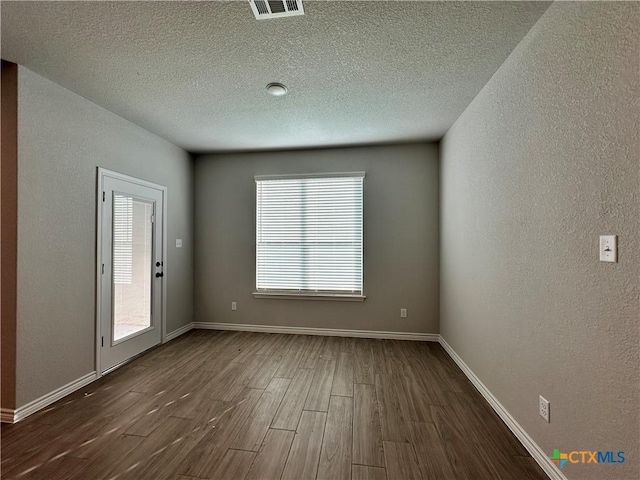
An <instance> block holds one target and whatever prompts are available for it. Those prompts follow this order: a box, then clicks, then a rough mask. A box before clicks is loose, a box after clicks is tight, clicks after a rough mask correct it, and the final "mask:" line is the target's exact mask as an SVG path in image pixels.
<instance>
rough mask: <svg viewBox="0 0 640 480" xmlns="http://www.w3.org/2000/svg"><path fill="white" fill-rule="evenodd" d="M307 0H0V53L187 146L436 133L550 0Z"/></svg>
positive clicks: (360, 140)
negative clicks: (294, 13) (268, 9)
mask: <svg viewBox="0 0 640 480" xmlns="http://www.w3.org/2000/svg"><path fill="white" fill-rule="evenodd" d="M304 6H305V15H304V16H299V17H289V18H279V19H271V20H260V21H258V20H255V18H254V16H253V13H252V12H251V9H250V7H249V4H248V2H246V1H235V2H181V1H174V2H31V1H27V2H3V3H2V58H4V59H7V60H10V61H13V62H16V63H19V64H21V65H24V66H26V67H27V68H29V69H31V70H33V71H35V72H37V73H39V74H41V75H43V76H44V77H46V78H49V79H51V80H53V81H54V82H56V83H59V84H60V85H62V86H64V87H66V88H68V89H70V90H72V91H74V92H76V93H78V94H80V95H82V96H84V97H86V98H88V99H90V100H92V101H94V102H95V103H97V104H99V105H101V106H103V107H105V108H107V109H109V110H111V111H112V112H114V113H117V114H118V115H120V116H122V117H124V118H126V119H128V120H130V121H132V122H134V123H136V124H138V125H140V126H142V127H144V128H146V129H147V130H150V131H152V132H154V133H156V134H158V135H160V136H162V137H164V138H166V139H168V140H170V141H172V142H173V143H175V144H177V145H180V146H181V147H184V148H185V149H187V150H189V151H194V152H201V151H230V150H255V149H280V148H305V147H320V146H338V145H354V144H371V143H383V142H399V141H410V140H434V139H439V138H441V137H442V135H444V133H445V132H446V130H447V129H448V128H449V127H450V126H451V124H452V123H453V122H454V121H455V120H456V118H458V116H459V115H460V114H461V113H462V111H463V110H464V109H465V108H466V106H467V105H468V104H469V103H470V102H471V100H472V99H473V98H474V97H475V95H476V94H477V93H478V92H479V91H480V89H481V88H482V87H483V86H484V85H485V84H486V82H487V81H488V80H489V78H490V77H491V75H492V74H493V73H494V72H495V71H496V70H497V69H498V67H499V66H500V65H501V64H502V62H503V61H504V60H505V59H506V57H507V56H508V55H509V53H510V52H511V51H512V50H513V49H514V48H515V46H516V45H517V44H518V43H519V42H520V40H521V39H522V38H523V37H524V35H525V34H526V33H527V32H528V31H529V29H530V28H531V27H532V26H533V24H534V23H535V22H536V21H537V20H538V18H539V17H540V15H542V13H543V12H544V11H545V10H546V8H547V7H548V6H549V3H547V2H461V3H458V2H442V3H440V2H396V1H388V2H360V1H358V2H325V1H320V2H318V1H307V2H304ZM274 81H277V82H282V83H284V84H285V85H287V87H289V90H290V93H289V95H287V96H286V97H282V98H275V97H271V96H269V95H267V93H266V91H265V86H266V85H267V83H269V82H274Z"/></svg>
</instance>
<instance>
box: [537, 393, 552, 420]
mask: <svg viewBox="0 0 640 480" xmlns="http://www.w3.org/2000/svg"><path fill="white" fill-rule="evenodd" d="M539 410H540V416H541V417H542V418H544V419H545V420H546V421H547V422H550V421H551V420H550V416H549V414H550V413H551V412H550V411H549V401H548V400H547V399H545V398H544V397H543V396H542V395H540V402H539Z"/></svg>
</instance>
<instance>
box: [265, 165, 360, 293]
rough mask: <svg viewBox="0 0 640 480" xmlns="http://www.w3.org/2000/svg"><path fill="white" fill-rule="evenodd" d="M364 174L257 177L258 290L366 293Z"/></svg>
mask: <svg viewBox="0 0 640 480" xmlns="http://www.w3.org/2000/svg"><path fill="white" fill-rule="evenodd" d="M363 180H364V173H345V174H323V175H307V176H279V177H274V176H263V177H256V193H257V195H256V197H257V205H256V207H257V208H256V289H257V292H256V294H255V295H256V296H258V297H259V296H283V295H284V296H287V295H295V296H309V297H330V298H336V299H339V298H343V299H345V300H362V299H364V296H363V287H362V277H363V272H362V208H363V201H362V189H363Z"/></svg>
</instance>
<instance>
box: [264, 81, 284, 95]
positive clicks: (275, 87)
mask: <svg viewBox="0 0 640 480" xmlns="http://www.w3.org/2000/svg"><path fill="white" fill-rule="evenodd" d="M267 92H268V93H269V94H271V95H273V96H274V97H282V96H284V95H286V94H287V87H285V86H284V85H283V84H281V83H270V84H269V85H267Z"/></svg>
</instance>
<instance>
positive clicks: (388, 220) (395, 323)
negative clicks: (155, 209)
mask: <svg viewBox="0 0 640 480" xmlns="http://www.w3.org/2000/svg"><path fill="white" fill-rule="evenodd" d="M344 171H346V172H349V171H365V172H366V175H367V176H366V178H365V184H364V255H365V258H364V289H365V294H366V295H367V299H366V300H365V301H364V302H332V301H304V300H274V299H254V298H253V296H252V292H254V291H255V222H256V217H255V202H256V198H255V182H254V179H253V177H254V175H270V174H271V175H273V174H293V173H322V172H344ZM195 174H196V182H195V192H196V194H195V245H196V248H195V250H196V258H195V285H196V293H195V312H196V314H195V317H196V320H197V321H201V322H229V323H248V324H267V325H286V326H301V327H321V328H342V329H354V330H383V331H402V332H423V333H438V308H439V307H438V296H439V293H438V275H439V274H438V235H439V234H438V208H439V207H438V148H437V146H436V145H434V144H415V145H402V146H387V147H368V148H349V149H335V150H307V151H291V152H271V153H259V154H258V153H250V154H228V155H227V154H225V155H211V156H202V157H198V158H197V160H196V169H195ZM232 301H236V302H238V310H237V311H235V312H232V311H231V302H232ZM401 307H405V308H407V309H408V314H409V315H408V318H406V319H401V318H400V308H401Z"/></svg>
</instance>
